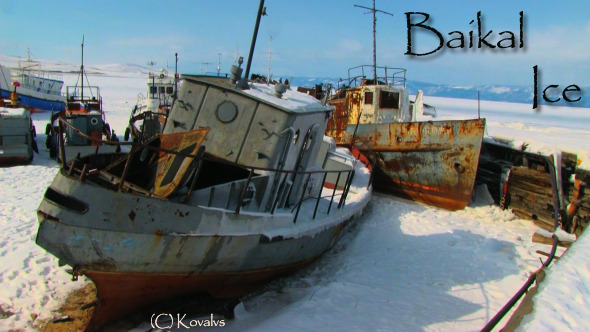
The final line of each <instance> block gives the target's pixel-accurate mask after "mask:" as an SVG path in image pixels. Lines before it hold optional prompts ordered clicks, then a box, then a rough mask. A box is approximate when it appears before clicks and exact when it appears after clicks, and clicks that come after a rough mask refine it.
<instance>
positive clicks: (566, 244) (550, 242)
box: [532, 233, 572, 248]
mask: <svg viewBox="0 0 590 332" xmlns="http://www.w3.org/2000/svg"><path fill="white" fill-rule="evenodd" d="M532 241H533V242H535V243H542V244H548V245H553V239H552V238H550V237H544V236H543V235H541V234H539V233H535V234H533V238H532ZM571 244H572V242H565V241H557V245H558V246H560V247H563V248H569V247H570V245H571Z"/></svg>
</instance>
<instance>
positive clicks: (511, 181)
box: [477, 140, 590, 235]
mask: <svg viewBox="0 0 590 332" xmlns="http://www.w3.org/2000/svg"><path fill="white" fill-rule="evenodd" d="M547 158H548V156H543V155H541V154H536V153H530V152H527V151H526V146H524V147H523V148H522V149H521V150H517V149H514V148H511V147H509V146H508V145H505V144H501V143H497V142H491V141H489V140H488V141H484V143H483V146H482V152H481V156H480V160H479V168H478V173H477V181H478V183H485V184H486V185H487V186H488V190H489V191H490V194H491V195H492V197H493V198H494V200H495V201H496V203H497V204H499V205H500V206H501V207H502V208H503V209H510V210H512V212H513V213H514V214H515V215H517V216H518V217H520V218H523V219H529V220H532V221H533V222H535V224H536V225H538V226H539V227H541V228H543V229H545V230H548V231H550V232H553V231H555V227H554V224H555V222H554V217H555V212H554V211H555V209H554V206H555V203H554V198H553V191H552V187H551V175H550V171H549V169H548V164H547ZM578 165H579V161H578V158H577V156H576V155H574V154H571V153H567V152H562V153H561V168H560V169H557V170H556V171H558V172H559V173H558V178H561V181H560V183H559V181H558V185H559V188H560V189H561V195H560V196H562V197H560V199H559V201H558V207H559V209H558V210H559V214H560V215H559V223H560V225H559V227H560V228H561V229H563V230H565V231H566V232H568V233H573V234H576V235H580V234H581V233H582V231H583V230H584V229H585V228H586V227H587V226H588V222H589V221H590V188H588V184H589V183H590V171H588V170H585V169H582V168H579V167H577V166H578Z"/></svg>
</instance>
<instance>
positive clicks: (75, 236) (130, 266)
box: [36, 1, 371, 329]
mask: <svg viewBox="0 0 590 332" xmlns="http://www.w3.org/2000/svg"><path fill="white" fill-rule="evenodd" d="M262 3H263V1H261V6H260V8H259V11H258V15H259V16H258V17H259V18H260V15H261V12H262ZM256 30H257V29H256ZM256 30H255V31H256ZM253 44H254V43H253ZM252 50H253V46H252ZM252 50H251V54H252ZM241 63H242V62H241V61H240V64H241ZM231 72H232V77H231V78H221V77H210V76H189V75H185V76H183V84H182V86H181V88H180V91H179V96H178V99H177V100H176V101H175V102H174V106H173V107H172V110H171V112H170V115H169V117H168V120H167V122H166V125H165V127H164V130H163V133H162V134H160V135H158V136H156V137H155V138H154V139H152V140H151V141H149V142H147V143H145V144H141V143H127V142H120V143H118V144H120V145H131V146H132V147H131V152H130V153H128V154H121V153H113V154H96V155H91V156H87V157H82V158H79V159H78V158H77V159H74V160H72V161H70V162H69V163H67V164H64V165H63V167H62V168H61V170H60V172H59V173H58V174H57V176H56V178H55V180H54V181H53V183H52V184H51V185H50V187H49V188H48V189H47V191H46V193H45V196H44V198H43V200H42V202H41V204H40V206H39V209H38V212H37V214H38V218H39V230H38V234H37V240H36V241H37V244H38V245H40V246H41V247H43V248H45V249H46V250H47V251H49V252H50V253H52V254H53V255H55V256H56V257H58V258H59V260H60V263H61V264H67V265H69V266H71V267H72V268H73V273H74V276H77V275H81V274H83V275H86V276H87V277H88V278H90V279H91V280H92V281H93V282H94V283H95V284H96V287H97V297H98V303H97V306H96V308H95V310H94V313H93V316H92V319H91V321H90V323H89V325H88V328H89V329H93V328H97V327H99V326H101V325H103V324H105V323H107V322H108V321H110V320H112V319H116V318H118V317H122V316H124V315H126V314H128V313H130V312H132V311H134V310H136V309H138V308H140V307H145V306H147V305H150V304H153V303H156V302H159V301H162V300H163V299H167V298H174V297H179V296H187V295H190V294H196V293H208V294H210V295H211V296H213V297H216V298H235V297H238V296H240V295H243V294H245V293H248V292H250V291H252V290H253V289H255V288H257V287H259V286H261V285H262V284H263V283H264V282H266V281H268V280H270V279H271V278H273V277H276V276H279V275H282V274H285V273H289V272H292V271H295V270H297V269H299V268H302V267H304V266H306V265H308V264H310V263H312V262H313V261H315V260H316V259H318V257H320V255H321V254H322V253H324V252H325V251H326V250H328V249H329V248H330V247H331V246H332V245H334V243H335V242H336V240H337V239H338V238H339V236H340V235H341V234H342V231H343V229H344V228H345V227H346V226H347V225H348V224H349V223H350V222H351V221H352V220H354V219H355V218H356V217H358V216H360V215H361V213H362V211H363V209H364V208H365V206H366V205H367V203H368V202H369V200H370V197H371V185H370V183H371V181H370V170H369V167H367V165H365V164H364V163H362V162H360V161H358V160H357V159H356V158H355V157H353V156H352V155H351V154H350V153H348V152H347V151H348V150H346V149H341V148H340V149H338V148H336V145H335V143H334V141H333V139H331V138H329V137H326V136H324V134H323V132H324V130H325V127H326V123H327V120H328V117H329V114H330V112H331V111H332V110H333V107H331V106H328V105H326V104H324V103H321V102H320V101H318V100H317V99H315V98H313V97H311V96H308V95H306V94H303V93H299V92H296V91H294V90H290V89H289V87H288V86H285V85H282V84H276V85H267V84H258V83H248V82H247V80H245V78H244V79H243V78H242V77H241V72H242V69H241V68H239V67H236V66H233V67H232V70H231ZM248 72H249V65H248V66H247V67H246V75H245V77H247V76H248V75H247V73H248ZM61 121H62V122H63V121H64V120H61Z"/></svg>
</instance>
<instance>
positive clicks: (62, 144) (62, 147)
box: [57, 118, 66, 168]
mask: <svg viewBox="0 0 590 332" xmlns="http://www.w3.org/2000/svg"><path fill="white" fill-rule="evenodd" d="M61 121H62V119H61V118H58V120H57V123H58V127H57V128H58V129H57V130H58V131H59V132H58V135H59V157H60V158H61V167H62V168H65V167H66V145H65V142H64V141H65V139H64V134H63V132H64V130H63V124H62V123H61Z"/></svg>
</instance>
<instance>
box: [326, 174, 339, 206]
mask: <svg viewBox="0 0 590 332" xmlns="http://www.w3.org/2000/svg"><path fill="white" fill-rule="evenodd" d="M342 172H343V171H339V172H338V176H337V177H336V183H335V184H334V191H332V198H331V199H330V204H329V205H328V212H326V214H330V209H331V208H332V203H333V202H334V196H335V195H336V189H337V188H338V181H340V175H342Z"/></svg>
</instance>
